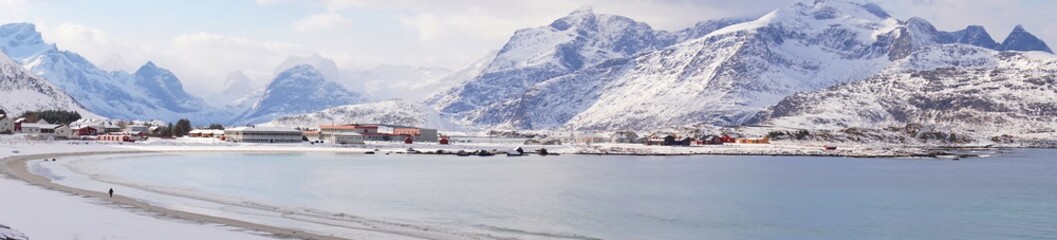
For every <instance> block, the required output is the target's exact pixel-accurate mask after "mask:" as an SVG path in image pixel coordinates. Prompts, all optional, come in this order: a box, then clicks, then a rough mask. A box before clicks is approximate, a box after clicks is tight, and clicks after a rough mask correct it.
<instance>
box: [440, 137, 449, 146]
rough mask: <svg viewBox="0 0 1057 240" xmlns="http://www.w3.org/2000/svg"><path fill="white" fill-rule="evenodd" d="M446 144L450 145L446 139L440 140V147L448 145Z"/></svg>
mask: <svg viewBox="0 0 1057 240" xmlns="http://www.w3.org/2000/svg"><path fill="white" fill-rule="evenodd" d="M448 144H450V142H449V141H448V137H442V138H440V145H448Z"/></svg>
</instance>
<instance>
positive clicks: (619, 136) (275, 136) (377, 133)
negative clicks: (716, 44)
mask: <svg viewBox="0 0 1057 240" xmlns="http://www.w3.org/2000/svg"><path fill="white" fill-rule="evenodd" d="M60 115H61V114H60ZM51 118H53V119H56V121H55V122H49V121H48V120H46V119H45V117H39V116H34V115H29V116H23V117H19V118H12V117H8V116H7V115H5V114H0V133H2V134H14V133H20V134H24V135H25V137H26V138H27V139H30V140H49V141H54V140H81V141H101V142H122V143H132V142H138V141H145V140H148V139H151V138H161V139H173V138H193V139H212V140H214V141H220V142H231V143H262V144H270V143H302V142H307V143H312V144H316V143H320V144H324V143H326V144H339V145H347V144H365V143H366V142H367V141H374V142H403V143H407V144H411V143H435V144H441V145H448V144H452V143H455V142H470V141H474V140H470V139H473V138H464V139H458V140H456V139H453V138H452V137H451V136H447V135H444V134H441V133H440V132H438V130H437V129H430V128H421V127H414V126H399V125H389V124H377V123H375V124H360V123H348V124H331V125H319V126H318V127H300V128H288V127H270V126H253V125H249V126H238V127H229V128H225V127H224V126H222V125H219V124H210V125H209V126H205V127H197V128H195V127H192V126H191V123H190V122H189V121H187V120H180V121H177V122H176V124H172V123H165V122H160V121H121V120H100V119H77V118H79V116H76V117H66V118H57V117H51ZM59 119H63V120H65V121H66V122H65V123H64V122H62V120H59ZM73 119H76V120H73ZM805 134H806V133H805ZM487 135H488V136H489V137H490V138H491V137H500V138H505V139H512V140H516V141H517V142H510V141H507V143H512V144H516V145H563V144H587V145H591V144H597V143H620V144H642V145H647V146H694V145H723V144H770V143H771V136H762V137H759V138H746V137H735V136H732V135H730V134H700V133H676V132H653V133H650V134H649V135H643V136H640V135H639V133H637V132H634V131H617V132H608V133H603V132H598V133H579V134H577V133H560V132H556V133H550V134H531V135H524V134H517V133H516V132H515V133H511V132H496V131H491V132H489V133H488V134H487ZM517 139H521V140H517ZM475 140H477V141H484V140H483V139H475Z"/></svg>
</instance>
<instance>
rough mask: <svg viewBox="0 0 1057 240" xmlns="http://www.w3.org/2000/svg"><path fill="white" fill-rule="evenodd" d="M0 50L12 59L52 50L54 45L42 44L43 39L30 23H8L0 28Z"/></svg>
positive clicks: (35, 27)
mask: <svg viewBox="0 0 1057 240" xmlns="http://www.w3.org/2000/svg"><path fill="white" fill-rule="evenodd" d="M0 48H2V50H3V51H4V53H6V54H7V55H8V56H10V57H12V58H14V59H22V58H25V57H28V56H32V55H36V54H38V53H41V52H44V51H47V50H48V49H54V48H55V45H54V44H48V43H46V42H44V38H42V37H41V36H40V32H38V31H37V26H36V25H34V24H32V23H8V24H4V25H3V26H0Z"/></svg>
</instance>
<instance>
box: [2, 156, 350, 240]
mask: <svg viewBox="0 0 1057 240" xmlns="http://www.w3.org/2000/svg"><path fill="white" fill-rule="evenodd" d="M171 152H174V151H145V150H140V151H111V152H89V153H43V154H33V155H22V156H9V157H5V158H2V159H0V165H2V167H0V172H3V174H5V175H8V176H11V178H13V179H17V180H20V181H23V182H26V183H28V184H31V185H34V186H38V187H41V188H44V190H50V191H59V192H64V193H68V194H71V195H72V196H78V197H88V198H94V199H98V200H101V201H104V202H108V203H113V204H118V205H122V206H131V207H135V208H137V209H140V210H145V211H148V212H151V213H154V214H157V216H161V217H167V218H176V219H181V220H187V221H191V222H196V223H199V224H209V223H212V224H220V225H224V226H231V227H235V228H238V229H243V230H248V231H247V234H252V233H250V232H249V231H257V232H261V233H268V234H267V235H265V236H268V237H273V238H276V239H290V238H294V239H318V240H344V239H345V238H340V237H334V236H326V235H322V234H316V233H310V232H304V231H299V230H296V229H290V228H283V227H277V226H271V225H265V224H259V223H252V222H247V221H242V220H237V219H231V218H224V217H216V216H210V215H205V214H199V213H192V212H187V211H180V210H173V209H168V208H164V207H159V206H154V205H151V204H148V203H146V202H142V201H140V200H136V199H132V198H129V197H125V196H121V195H115V196H114V197H113V198H110V197H108V195H107V193H105V192H97V191H91V190H86V189H80V188H74V187H69V186H65V185H61V184H58V183H54V182H52V181H51V179H48V178H47V177H44V176H41V175H37V174H34V173H32V172H30V171H29V168H28V164H27V163H28V162H29V161H31V160H36V159H42V158H60V157H71V156H88V155H110V154H114V155H123V154H142V153H171ZM196 152H197V151H196ZM218 152H231V151H224V150H219V151H218ZM237 152H245V151H237ZM277 152H281V151H277Z"/></svg>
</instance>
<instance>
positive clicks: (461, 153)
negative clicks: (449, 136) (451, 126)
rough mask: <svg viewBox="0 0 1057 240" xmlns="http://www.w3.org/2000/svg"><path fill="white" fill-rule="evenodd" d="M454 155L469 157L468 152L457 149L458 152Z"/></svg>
mask: <svg viewBox="0 0 1057 240" xmlns="http://www.w3.org/2000/svg"><path fill="white" fill-rule="evenodd" d="M455 155H456V156H460V157H469V156H470V153H469V152H466V151H463V150H459V152H457V153H455Z"/></svg>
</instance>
